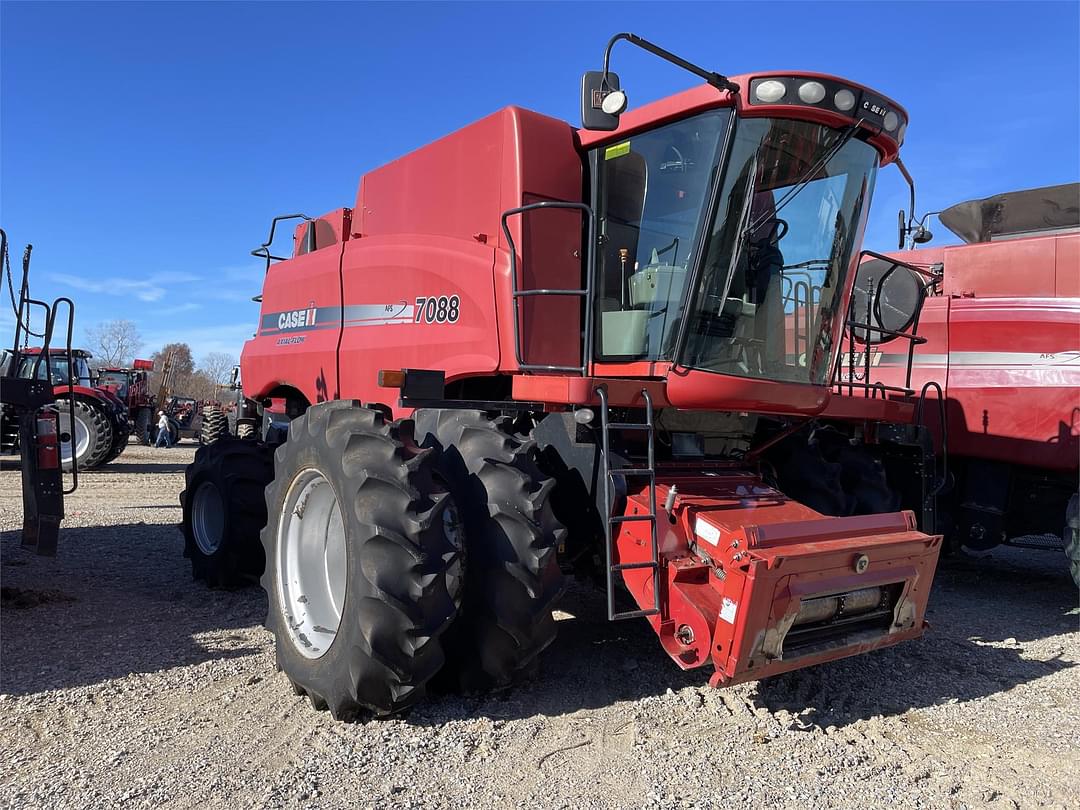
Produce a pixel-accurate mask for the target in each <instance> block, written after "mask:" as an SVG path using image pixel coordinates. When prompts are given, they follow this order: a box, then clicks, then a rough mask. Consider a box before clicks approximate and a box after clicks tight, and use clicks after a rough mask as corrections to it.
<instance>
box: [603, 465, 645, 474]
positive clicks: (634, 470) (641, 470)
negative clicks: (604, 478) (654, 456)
mask: <svg viewBox="0 0 1080 810" xmlns="http://www.w3.org/2000/svg"><path fill="white" fill-rule="evenodd" d="M608 475H656V470H654V469H653V468H652V467H616V468H615V469H613V470H608Z"/></svg>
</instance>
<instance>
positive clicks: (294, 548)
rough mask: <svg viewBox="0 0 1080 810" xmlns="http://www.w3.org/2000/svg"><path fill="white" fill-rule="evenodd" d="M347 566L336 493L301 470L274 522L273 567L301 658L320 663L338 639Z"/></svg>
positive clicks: (314, 475) (319, 476)
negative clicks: (312, 659)
mask: <svg viewBox="0 0 1080 810" xmlns="http://www.w3.org/2000/svg"><path fill="white" fill-rule="evenodd" d="M346 564H347V556H346V553H345V523H344V521H343V520H342V517H341V508H340V506H339V505H338V499H337V494H336V493H335V492H334V488H333V487H332V486H331V485H330V482H329V481H327V480H326V478H324V477H323V475H322V473H320V472H318V471H317V470H313V469H306V470H302V471H301V472H300V474H299V475H297V476H296V478H294V479H293V481H292V484H290V485H289V490H288V492H287V493H286V495H285V503H284V504H283V506H282V509H281V516H280V519H279V520H278V532H277V561H276V568H277V580H278V598H279V601H280V605H281V610H282V613H283V614H284V617H285V628H286V633H287V635H288V637H289V640H290V641H291V642H292V644H293V646H294V647H295V648H296V650H297V651H298V652H299V653H300V654H301V655H303V656H304V657H305V658H321V657H322V656H323V655H325V654H326V651H327V650H328V649H330V645H332V644H333V643H334V639H335V638H337V632H338V626H339V625H340V624H341V612H342V609H343V607H344V605H345V591H346V583H347V574H346V570H345V569H346Z"/></svg>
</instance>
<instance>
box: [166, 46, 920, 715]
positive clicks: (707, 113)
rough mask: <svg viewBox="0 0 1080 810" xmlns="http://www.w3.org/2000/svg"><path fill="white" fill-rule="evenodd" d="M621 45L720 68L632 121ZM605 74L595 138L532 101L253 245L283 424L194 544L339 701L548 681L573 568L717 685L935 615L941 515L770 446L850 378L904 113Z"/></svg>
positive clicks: (318, 700) (273, 401)
mask: <svg viewBox="0 0 1080 810" xmlns="http://www.w3.org/2000/svg"><path fill="white" fill-rule="evenodd" d="M624 40H625V41H628V42H630V43H632V44H635V45H638V46H640V47H642V48H644V49H646V50H648V51H650V52H652V53H653V54H655V55H657V56H659V57H661V58H663V59H666V60H668V61H671V62H673V63H675V64H677V65H679V66H680V67H683V68H685V69H687V70H689V71H691V72H692V73H694V74H695V75H697V76H700V77H701V78H703V79H704V80H705V83H704V84H703V85H700V86H697V87H694V88H693V89H691V90H688V91H686V92H683V93H679V94H677V95H674V96H672V97H670V98H665V99H663V100H661V101H658V102H655V103H652V104H648V105H646V106H643V107H641V108H640V109H637V110H635V111H631V112H628V113H625V114H623V110H624V108H625V106H626V95H625V94H624V93H623V91H622V90H621V89H620V86H619V79H618V76H617V75H616V74H615V73H613V72H611V71H609V70H608V69H607V65H608V56H609V55H610V49H611V46H612V45H614V44H615V43H616V42H618V41H624ZM604 66H605V67H604V70H603V71H597V72H592V73H587V74H586V75H585V77H584V80H583V87H582V115H583V119H584V121H583V123H584V127H583V128H582V129H575V128H574V127H573V126H571V125H569V124H567V123H565V122H563V121H558V120H555V119H552V118H548V117H546V116H543V115H540V114H538V113H534V112H529V111H527V110H523V109H520V108H516V107H510V108H507V109H504V110H501V111H499V112H497V113H495V114H493V115H490V116H488V117H487V118H484V119H482V120H480V121H478V122H476V123H474V124H472V125H470V126H467V127H464V128H463V129H461V130H459V131H457V132H455V133H452V134H450V135H448V136H446V137H445V138H442V139H441V140H438V141H436V142H434V143H432V144H430V145H428V146H425V147H423V148H421V149H418V150H417V151H415V152H413V153H411V154H409V155H406V156H405V157H402V158H400V159H398V160H396V161H394V162H392V163H390V164H388V165H386V166H383V167H382V168H379V169H376V170H374V171H371V172H369V173H368V174H366V175H365V176H364V177H363V178H362V179H361V181H360V188H359V192H358V195H357V198H356V204H355V205H354V206H353V207H352V208H340V209H337V210H336V211H333V212H331V213H328V214H324V215H322V216H319V217H307V216H303V215H295V216H296V217H299V218H300V219H302V220H303V221H302V222H301V223H300V225H299V226H298V227H297V228H296V230H295V235H294V247H293V249H292V251H291V255H289V256H287V257H279V256H274V255H272V253H271V246H272V244H273V241H274V232H275V229H276V227H277V225H278V223H279V222H280V221H282V220H283V219H288V218H290V217H278V218H276V219H275V220H274V222H273V224H272V226H271V229H270V238H269V239H268V240H267V242H266V243H264V245H263V246H262V247H261V248H260V249H259V250H258V251H256V252H255V253H256V255H259V256H261V257H264V258H265V259H266V263H267V273H266V278H265V281H264V285H263V290H262V296H261V302H262V303H261V312H260V315H259V322H258V331H257V334H256V336H255V337H254V338H253V339H252V340H250V341H248V342H247V343H246V344H245V346H244V350H243V354H242V357H241V368H242V371H243V395H244V398H243V401H242V407H241V408H240V412H239V413H238V423H241V424H260V425H263V430H262V436H261V439H259V440H257V441H251V440H249V441H243V440H239V439H231V438H226V439H221V440H219V441H217V442H215V443H214V444H213V445H210V446H207V447H203V448H201V449H200V450H199V451H198V453H197V454H196V459H195V461H194V463H193V464H192V465H191V466H189V467H188V469H187V473H186V481H187V485H186V489H185V491H184V493H183V494H182V496H181V503H182V506H183V511H184V524H183V526H184V533H185V538H186V554H187V555H188V556H189V557H190V558H191V561H192V566H193V571H194V574H195V576H196V577H197V578H202V579H205V580H207V581H209V582H210V583H212V584H229V583H235V582H238V581H243V580H244V579H245V578H256V577H260V576H261V582H262V585H263V587H264V588H265V589H266V592H267V594H268V596H269V614H268V617H267V625H268V627H269V628H270V629H271V630H272V631H273V632H274V634H275V635H276V645H277V658H278V663H279V665H280V667H281V668H282V669H283V670H284V672H285V673H286V675H287V676H288V677H289V678H290V679H291V681H292V683H293V685H294V688H295V689H297V690H298V691H299V692H300V693H306V694H307V695H309V696H310V698H311V700H312V702H313V704H314V705H316V706H317V707H323V708H329V710H330V711H331V712H332V713H333V715H334V716H335V717H338V718H341V717H353V716H356V715H358V714H360V713H366V712H373V713H375V714H390V713H394V712H398V711H401V710H403V709H406V708H408V707H409V706H411V705H413V704H414V703H415V702H416V701H417V700H418V699H420V698H421V696H422V695H423V693H424V689H425V687H426V685H427V684H428V683H429V682H430V681H431V680H432V679H433V678H435V677H436V676H438V677H439V678H440V679H441V680H442V681H443V682H444V683H447V684H455V685H457V686H458V687H460V688H463V689H466V690H475V689H486V688H492V687H500V686H504V685H506V684H509V683H511V682H512V681H514V680H515V679H516V678H518V677H520V676H523V675H525V674H527V673H529V672H531V671H532V670H533V669H534V667H535V665H536V663H537V660H538V656H539V655H540V653H541V652H542V651H543V650H544V649H545V648H546V647H547V646H548V645H549V644H551V643H552V641H553V640H554V638H555V632H556V622H555V621H554V619H553V615H552V606H553V604H554V602H555V600H556V598H557V597H558V596H559V594H560V592H561V590H562V587H563V585H562V582H563V577H564V576H566V575H569V574H578V575H581V576H589V577H594V578H595V579H596V581H597V582H598V583H599V584H600V586H601V587H602V588H603V589H604V590H605V591H606V600H607V616H608V618H609V619H610V620H618V619H630V618H644V619H645V620H646V621H648V622H649V624H650V625H651V626H652V628H653V630H654V631H655V632H656V634H657V636H658V637H659V641H660V644H661V646H662V647H663V649H664V650H665V651H666V652H667V653H668V655H669V656H670V657H671V658H672V660H673V661H674V662H675V664H676V665H677V666H679V667H681V668H683V669H690V668H695V667H701V666H706V665H711V666H712V667H713V668H714V670H715V674H714V675H713V676H712V679H711V681H710V682H711V683H713V684H714V685H725V684H733V683H738V682H741V681H747V680H756V679H759V678H763V677H766V676H771V675H776V674H778V673H783V672H787V671H790V670H794V669H798V668H800V667H805V666H810V665H814V664H818V663H821V662H824V661H831V660H834V659H837V658H843V657H845V656H850V655H856V654H860V653H864V652H868V651H870V650H875V649H879V648H883V647H887V646H890V645H893V644H897V643H899V642H901V641H904V640H907V639H913V638H917V637H918V636H920V635H921V634H922V633H923V631H924V627H925V622H924V614H925V609H926V602H927V598H928V596H929V592H930V586H931V581H932V579H933V575H934V570H935V566H936V563H937V557H938V553H939V549H940V537H937V536H930V535H927V534H924V533H922V532H920V531H919V530H918V529H917V527H916V518H915V516H914V515H913V514H912V513H911V512H901V511H896V512H890V513H885V514H874V515H858V514H855V515H849V516H846V517H826V516H824V515H823V514H821V513H820V512H819V511H817V510H815V509H813V508H811V507H810V506H808V505H807V504H805V503H800V502H799V501H798V500H796V499H794V498H792V497H790V496H789V495H788V494H786V493H784V492H783V491H782V490H780V489H779V488H778V487H777V485H776V477H775V475H774V473H773V471H772V468H771V465H770V464H769V463H768V460H767V455H768V451H769V449H770V448H771V447H773V446H775V445H777V444H779V443H781V442H782V441H783V440H784V439H785V438H786V437H788V436H789V435H792V434H794V433H795V432H798V431H800V430H803V429H805V427H806V425H807V424H808V423H809V422H810V421H811V420H813V419H814V418H815V417H816V416H817V415H818V414H820V413H821V412H822V410H823V409H824V408H826V406H827V405H828V404H829V402H830V385H831V384H832V382H833V376H834V373H835V369H836V366H837V363H838V360H839V353H840V347H841V341H842V338H843V336H844V334H845V331H846V330H849V329H850V328H854V327H849V326H848V324H847V323H846V320H847V319H846V313H848V311H849V300H850V299H851V296H852V287H853V282H854V277H855V270H856V268H857V266H858V262H859V248H860V244H861V241H862V235H863V230H864V227H865V223H866V218H867V214H868V211H869V205H870V197H871V193H872V189H873V186H874V178H875V176H876V172H877V170H878V168H879V167H880V166H882V165H885V164H888V163H891V162H894V161H897V159H898V152H899V149H900V145H901V143H902V141H903V137H904V132H905V130H906V128H907V116H906V113H905V112H904V111H903V109H902V108H901V107H900V106H899V105H897V104H896V103H895V102H893V101H892V100H890V99H888V98H887V97H885V96H883V95H881V94H880V93H878V92H876V91H874V90H871V89H869V88H866V87H863V86H861V85H858V84H855V83H853V82H851V81H847V80H845V79H840V78H836V77H832V76H825V75H820V74H810V73H796V72H784V73H777V72H770V73H761V74H751V75H746V76H739V77H734V78H731V79H728V78H726V77H724V76H721V75H719V74H717V73H714V72H712V71H709V70H705V69H703V68H700V67H698V66H696V65H693V64H691V63H689V62H687V61H686V60H683V59H681V58H679V57H677V56H675V55H674V54H671V53H669V52H668V51H665V50H663V49H662V48H659V47H657V46H655V45H653V44H652V43H649V42H647V41H645V40H642V39H641V38H639V37H636V36H634V35H631V34H620V35H618V36H616V37H615V38H614V39H612V41H611V43H610V44H609V46H608V53H607V54H606V55H605V60H604ZM274 259H281V260H280V261H277V263H272V260H274ZM804 279H809V280H810V281H811V282H813V286H815V287H816V288H818V290H819V293H818V295H817V296H816V297H812V298H811V297H807V296H805V295H803V294H802V293H801V292H800V293H798V294H796V293H794V292H793V289H794V286H793V285H794V282H795V281H796V280H799V281H802V280H804ZM800 289H801V288H800ZM905 338H906V339H907V340H908V341H909V342H911V341H915V340H916V339H917V337H916V335H915V334H914V332H912V331H908V332H905ZM913 414H914V405H911V404H897V403H894V402H891V401H886V400H883V399H880V398H874V399H871V398H866V399H865V400H860V401H859V402H857V403H855V404H854V405H853V406H852V407H851V408H850V409H849V412H848V418H849V419H850V421H851V422H852V423H853V424H857V425H859V426H860V428H861V429H862V430H863V432H864V433H865V434H866V435H871V434H872V433H873V432H874V430H875V429H876V427H877V426H882V425H886V423H889V424H891V423H896V424H898V425H900V426H903V425H906V424H907V423H909V422H910V421H911V420H912V418H913ZM886 426H887V425H886ZM256 438H258V437H256ZM260 538H261V539H260Z"/></svg>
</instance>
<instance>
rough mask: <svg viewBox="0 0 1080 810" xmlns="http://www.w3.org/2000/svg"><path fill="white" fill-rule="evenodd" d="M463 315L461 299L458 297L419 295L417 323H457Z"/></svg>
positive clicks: (417, 299) (417, 298)
mask: <svg viewBox="0 0 1080 810" xmlns="http://www.w3.org/2000/svg"><path fill="white" fill-rule="evenodd" d="M460 315H461V299H460V298H458V297H457V296H456V295H451V296H445V295H432V296H424V295H418V296H417V297H416V323H457V319H458V317H459V316H460Z"/></svg>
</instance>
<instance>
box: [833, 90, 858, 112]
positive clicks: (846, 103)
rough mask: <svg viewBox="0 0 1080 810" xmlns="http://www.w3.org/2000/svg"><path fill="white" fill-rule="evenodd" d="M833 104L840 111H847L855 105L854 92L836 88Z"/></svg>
mask: <svg viewBox="0 0 1080 810" xmlns="http://www.w3.org/2000/svg"><path fill="white" fill-rule="evenodd" d="M833 104H835V105H836V109H838V110H840V112H847V111H848V110H850V109H851V108H852V107H854V106H855V94H854V93H852V92H851V91H850V90H848V89H847V88H845V89H843V90H837V91H836V95H835V96H833Z"/></svg>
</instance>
